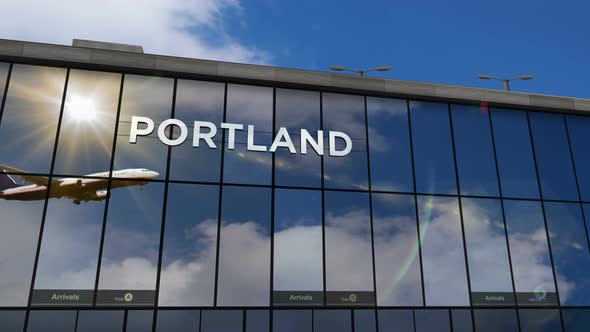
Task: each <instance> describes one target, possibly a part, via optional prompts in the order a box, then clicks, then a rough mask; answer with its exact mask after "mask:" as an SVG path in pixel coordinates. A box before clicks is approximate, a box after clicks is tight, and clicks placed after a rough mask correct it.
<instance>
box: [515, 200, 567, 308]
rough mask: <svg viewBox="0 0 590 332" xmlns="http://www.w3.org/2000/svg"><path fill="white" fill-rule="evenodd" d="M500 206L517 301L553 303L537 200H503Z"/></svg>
mask: <svg viewBox="0 0 590 332" xmlns="http://www.w3.org/2000/svg"><path fill="white" fill-rule="evenodd" d="M504 209H505V215H506V228H507V229H508V243H509V246H510V254H511V257H512V272H513V273H514V284H515V287H516V289H515V291H516V300H517V302H518V303H519V304H528V305H546V304H554V305H555V304H557V303H556V301H557V298H556V294H555V284H554V281H553V271H552V268H551V259H550V256H549V247H548V243H547V234H546V231H545V222H544V220H543V212H542V210H541V204H540V203H539V202H529V201H512V200H505V201H504Z"/></svg>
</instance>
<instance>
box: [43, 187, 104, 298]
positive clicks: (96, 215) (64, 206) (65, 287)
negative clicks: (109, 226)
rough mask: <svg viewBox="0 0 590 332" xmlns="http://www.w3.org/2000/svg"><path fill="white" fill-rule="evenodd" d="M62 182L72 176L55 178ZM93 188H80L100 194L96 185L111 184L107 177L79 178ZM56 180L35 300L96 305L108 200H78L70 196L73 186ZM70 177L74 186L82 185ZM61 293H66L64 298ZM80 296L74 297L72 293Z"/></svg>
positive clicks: (48, 214)
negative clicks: (96, 285)
mask: <svg viewBox="0 0 590 332" xmlns="http://www.w3.org/2000/svg"><path fill="white" fill-rule="evenodd" d="M53 180H54V181H59V182H61V183H62V184H67V183H68V182H67V181H70V180H68V179H63V178H53ZM78 180H80V181H82V183H83V184H82V186H88V187H90V188H92V189H91V190H90V191H82V190H78V191H77V192H76V195H82V194H83V193H88V194H93V192H94V195H96V188H99V187H100V188H104V189H102V190H105V192H106V188H107V180H106V179H78ZM59 182H58V183H55V184H54V185H53V186H52V187H51V196H52V197H54V198H51V199H49V201H48V204H47V214H46V216H45V227H44V228H43V241H42V243H41V251H40V253H39V263H38V267H37V274H36V280H35V289H34V292H33V300H32V303H33V304H37V305H92V301H93V299H94V285H95V283H96V266H97V263H98V251H99V247H100V237H101V234H102V223H103V220H104V206H105V204H104V202H101V201H86V202H80V201H77V202H78V204H75V203H74V202H73V201H72V200H71V199H68V197H67V196H66V197H65V199H61V198H59V197H60V195H62V194H66V195H71V194H73V192H69V193H67V192H66V191H69V190H70V189H63V188H64V187H61V186H60V184H59ZM75 183H76V182H72V181H70V188H71V187H72V186H73V187H75V188H78V186H77V185H76V184H75ZM56 295H58V296H56ZM59 295H65V296H66V297H65V298H63V297H62V296H59ZM76 295H77V296H78V297H77V298H75V299H74V298H71V297H70V296H76Z"/></svg>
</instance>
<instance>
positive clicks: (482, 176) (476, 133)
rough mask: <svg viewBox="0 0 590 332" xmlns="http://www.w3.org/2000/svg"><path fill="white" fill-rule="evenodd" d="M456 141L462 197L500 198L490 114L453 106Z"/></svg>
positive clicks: (477, 109)
mask: <svg viewBox="0 0 590 332" xmlns="http://www.w3.org/2000/svg"><path fill="white" fill-rule="evenodd" d="M451 114H452V117H453V137H454V139H455V149H456V154H457V169H458V173H459V174H458V176H459V187H460V189H461V194H462V195H473V196H495V197H497V196H499V190H498V176H497V173H496V162H495V160H494V147H493V144H492V134H491V131H490V121H489V115H488V112H487V110H486V111H482V110H481V109H480V108H479V107H478V106H467V105H451Z"/></svg>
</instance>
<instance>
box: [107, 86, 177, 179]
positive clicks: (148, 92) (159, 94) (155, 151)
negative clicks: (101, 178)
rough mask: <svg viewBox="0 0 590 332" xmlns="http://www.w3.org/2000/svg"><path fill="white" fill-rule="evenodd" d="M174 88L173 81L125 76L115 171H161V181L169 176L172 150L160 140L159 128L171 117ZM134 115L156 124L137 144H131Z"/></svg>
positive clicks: (139, 138)
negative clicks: (167, 171) (168, 164)
mask: <svg viewBox="0 0 590 332" xmlns="http://www.w3.org/2000/svg"><path fill="white" fill-rule="evenodd" d="M173 88H174V80H173V79H169V78H159V77H153V76H135V75H125V83H124V86H123V97H122V98H121V114H120V115H119V127H118V129H117V148H116V150H115V163H114V166H113V168H114V169H115V170H121V169H126V168H138V167H141V168H147V169H150V170H152V171H155V172H158V173H159V177H158V178H160V179H163V178H165V177H166V161H167V158H168V147H167V146H166V145H164V144H163V143H162V142H161V141H160V140H159V139H158V126H159V125H160V123H162V121H164V120H166V119H169V118H170V115H171V111H172V90H173ZM133 116H143V117H148V118H150V119H152V120H153V121H154V123H155V124H156V126H155V127H156V128H155V129H154V131H153V132H152V133H151V134H150V135H147V136H138V137H137V143H135V144H131V143H129V132H130V129H131V117H133Z"/></svg>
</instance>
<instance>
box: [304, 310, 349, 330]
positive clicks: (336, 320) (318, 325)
mask: <svg viewBox="0 0 590 332" xmlns="http://www.w3.org/2000/svg"><path fill="white" fill-rule="evenodd" d="M350 318H351V317H350V310H314V312H313V331H314V332H333V331H339V332H351V331H352V326H351V321H350Z"/></svg>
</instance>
